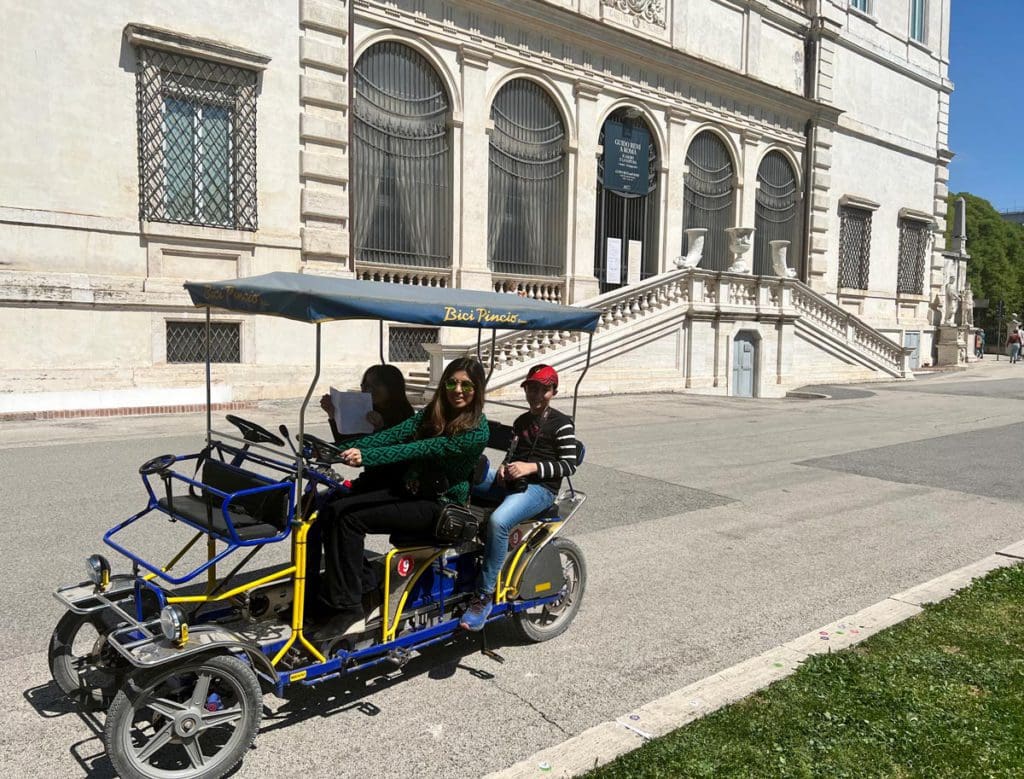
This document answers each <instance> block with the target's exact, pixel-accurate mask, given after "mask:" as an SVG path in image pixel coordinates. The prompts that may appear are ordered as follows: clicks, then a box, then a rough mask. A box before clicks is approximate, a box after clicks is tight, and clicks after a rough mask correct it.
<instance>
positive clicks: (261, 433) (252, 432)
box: [224, 414, 284, 446]
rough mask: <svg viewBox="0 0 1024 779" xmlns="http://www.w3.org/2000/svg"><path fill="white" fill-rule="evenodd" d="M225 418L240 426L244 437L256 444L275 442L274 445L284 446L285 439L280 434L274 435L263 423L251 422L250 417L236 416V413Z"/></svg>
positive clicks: (239, 428)
mask: <svg viewBox="0 0 1024 779" xmlns="http://www.w3.org/2000/svg"><path fill="white" fill-rule="evenodd" d="M224 418H225V419H226V420H227V421H228V422H230V423H231V424H233V425H234V426H235V427H237V428H238V430H239V432H241V434H242V438H244V439H245V440H246V441H250V442H252V443H254V444H273V445H274V446H284V441H283V440H282V439H281V437H280V436H276V435H274V434H273V433H271V432H270V431H269V430H267V428H265V427H263V426H262V425H257V424H256V423H255V422H250V421H249V420H248V419H242V418H241V417H236V416H235V415H234V414H228V415H226V416H225V417H224Z"/></svg>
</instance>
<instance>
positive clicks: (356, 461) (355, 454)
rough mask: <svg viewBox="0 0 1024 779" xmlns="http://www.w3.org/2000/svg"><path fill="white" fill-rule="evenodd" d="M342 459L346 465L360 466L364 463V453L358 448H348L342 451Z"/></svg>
mask: <svg viewBox="0 0 1024 779" xmlns="http://www.w3.org/2000/svg"><path fill="white" fill-rule="evenodd" d="M341 461H342V462H343V463H345V465H351V466H353V467H355V468H358V467H359V466H360V465H362V464H363V453H362V452H360V451H359V450H358V449H346V450H345V451H344V452H342V453H341Z"/></svg>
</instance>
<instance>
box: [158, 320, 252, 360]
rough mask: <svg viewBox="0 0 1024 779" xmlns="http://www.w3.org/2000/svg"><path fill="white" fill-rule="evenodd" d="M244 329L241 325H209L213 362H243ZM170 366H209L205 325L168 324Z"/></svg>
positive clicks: (187, 323)
mask: <svg viewBox="0 0 1024 779" xmlns="http://www.w3.org/2000/svg"><path fill="white" fill-rule="evenodd" d="M241 335H242V326H241V325H240V324H239V323H238V322H211V323H210V362H241V361H242V350H241ZM167 362H169V363H185V362H202V363H205V362H206V323H205V322H168V323H167Z"/></svg>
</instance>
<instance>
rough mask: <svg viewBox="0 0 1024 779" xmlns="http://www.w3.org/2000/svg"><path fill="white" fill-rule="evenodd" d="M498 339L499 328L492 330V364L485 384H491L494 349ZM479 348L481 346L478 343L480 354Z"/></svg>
mask: <svg viewBox="0 0 1024 779" xmlns="http://www.w3.org/2000/svg"><path fill="white" fill-rule="evenodd" d="M477 332H478V333H479V332H480V331H479V330H477ZM497 340H498V331H497V330H491V366H490V368H488V370H487V379H486V380H485V381H484V384H489V383H490V381H491V374H492V373H494V351H495V349H494V346H495V344H496V343H497ZM479 349H480V347H479V344H478V345H477V353H478V354H479Z"/></svg>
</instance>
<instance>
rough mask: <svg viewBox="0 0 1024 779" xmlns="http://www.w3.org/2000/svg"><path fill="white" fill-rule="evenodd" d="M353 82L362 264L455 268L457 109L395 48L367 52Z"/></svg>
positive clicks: (417, 63) (428, 69)
mask: <svg viewBox="0 0 1024 779" xmlns="http://www.w3.org/2000/svg"><path fill="white" fill-rule="evenodd" d="M354 76H355V77H354V86H355V98H354V101H353V109H354V110H353V112H352V113H353V123H352V136H353V138H352V187H353V192H354V197H353V201H352V202H353V213H352V224H353V229H354V245H355V254H356V261H357V262H366V263H375V264H384V265H404V266H412V267H421V268H422V267H426V268H449V267H451V264H452V189H451V176H452V153H451V139H450V132H449V129H448V113H449V111H450V108H451V106H450V103H449V100H448V94H447V92H446V91H445V88H444V85H443V84H442V82H441V79H440V77H439V76H438V75H437V73H436V72H435V70H434V68H433V67H432V66H431V64H430V63H429V62H427V60H426V59H425V58H424V57H423V56H421V55H420V54H418V53H417V52H415V51H413V50H412V49H410V48H409V47H408V46H405V45H403V44H401V43H397V42H395V41H385V42H383V43H378V44H376V45H374V46H371V47H370V48H369V49H367V51H366V52H365V53H364V54H363V55H362V56H361V57H360V58H359V62H357V63H356V66H355V74H354Z"/></svg>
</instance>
